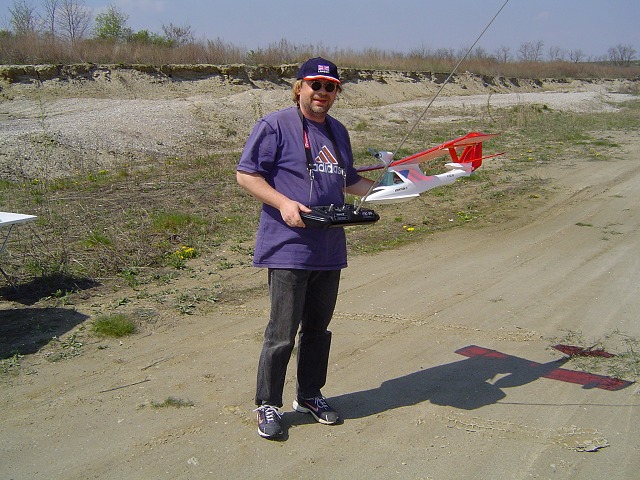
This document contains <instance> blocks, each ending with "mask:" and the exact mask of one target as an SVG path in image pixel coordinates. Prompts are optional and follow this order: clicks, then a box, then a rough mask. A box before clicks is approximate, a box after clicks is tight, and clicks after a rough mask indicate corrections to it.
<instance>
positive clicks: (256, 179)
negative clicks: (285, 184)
mask: <svg viewBox="0 0 640 480" xmlns="http://www.w3.org/2000/svg"><path fill="white" fill-rule="evenodd" d="M236 179H237V181H238V185H240V186H241V187H242V188H244V189H245V190H246V191H247V192H249V193H250V194H251V195H253V196H254V197H255V198H257V199H258V200H260V201H261V202H262V203H266V204H267V205H271V206H272V207H274V208H277V209H278V210H279V211H280V215H281V216H282V219H283V220H284V221H285V223H286V224H287V225H289V226H290V227H301V228H304V227H305V224H304V222H303V221H302V218H300V212H301V211H302V212H310V211H311V210H310V209H309V208H307V207H306V206H305V205H303V204H301V203H299V202H296V201H294V200H291V199H290V198H289V197H287V196H285V195H283V194H282V193H280V192H278V191H277V190H276V189H275V188H273V187H272V186H271V185H269V184H268V183H267V181H266V180H265V179H264V177H263V176H262V175H260V174H259V173H248V172H243V171H240V170H238V171H237V172H236Z"/></svg>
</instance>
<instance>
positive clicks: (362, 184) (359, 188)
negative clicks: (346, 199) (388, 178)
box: [345, 177, 373, 197]
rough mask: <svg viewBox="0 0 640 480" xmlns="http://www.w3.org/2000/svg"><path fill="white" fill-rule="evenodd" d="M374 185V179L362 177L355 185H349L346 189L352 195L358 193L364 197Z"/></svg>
mask: <svg viewBox="0 0 640 480" xmlns="http://www.w3.org/2000/svg"><path fill="white" fill-rule="evenodd" d="M371 185H373V180H369V179H368V178H364V177H360V180H358V181H357V182H356V183H354V184H353V185H349V186H348V187H347V188H345V191H346V192H347V193H349V194H351V195H357V196H358V197H363V196H365V195H366V194H367V193H369V189H370V188H371Z"/></svg>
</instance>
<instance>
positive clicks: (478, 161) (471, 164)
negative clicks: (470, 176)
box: [446, 141, 505, 173]
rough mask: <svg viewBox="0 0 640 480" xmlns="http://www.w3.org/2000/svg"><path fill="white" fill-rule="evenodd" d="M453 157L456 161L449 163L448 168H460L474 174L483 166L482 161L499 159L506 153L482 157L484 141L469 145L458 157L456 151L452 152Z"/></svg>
mask: <svg viewBox="0 0 640 480" xmlns="http://www.w3.org/2000/svg"><path fill="white" fill-rule="evenodd" d="M450 153H451V157H452V159H454V162H453V163H447V164H446V166H447V167H448V168H450V169H455V168H460V169H462V170H464V171H466V172H468V173H473V172H474V171H475V170H477V169H478V168H480V167H481V166H482V161H483V160H487V159H488V158H493V157H498V156H500V155H504V153H505V152H500V153H494V154H492V155H487V156H484V157H483V156H482V141H480V142H477V143H474V144H471V145H467V146H466V147H464V150H462V153H461V154H460V155H459V156H457V155H456V153H455V150H454V151H451V150H450Z"/></svg>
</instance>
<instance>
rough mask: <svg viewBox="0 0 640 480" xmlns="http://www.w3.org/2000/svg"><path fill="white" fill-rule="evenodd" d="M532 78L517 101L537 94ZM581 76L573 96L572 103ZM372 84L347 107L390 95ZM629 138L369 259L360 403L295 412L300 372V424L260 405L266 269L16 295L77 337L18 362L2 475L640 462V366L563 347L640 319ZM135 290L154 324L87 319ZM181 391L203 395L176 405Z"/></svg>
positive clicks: (342, 375)
mask: <svg viewBox="0 0 640 480" xmlns="http://www.w3.org/2000/svg"><path fill="white" fill-rule="evenodd" d="M523 93H524V92H523ZM523 93H518V94H516V95H518V98H515V99H513V101H516V102H523V101H525V100H524V98H525V97H524V95H523ZM539 93H540V92H539ZM583 93H584V92H583ZM583 93H581V95H580V96H578V97H577V98H579V100H580V103H579V105H581V107H580V108H583V107H584V106H585V105H588V106H589V108H596V107H597V105H598V104H599V103H600V104H601V107H600V108H609V105H610V104H609V103H608V102H605V101H602V98H603V95H604V93H603V91H598V92H595V93H593V94H592V98H591V100H585V99H584V98H583V97H584V95H583ZM254 94H256V92H254ZM260 94H262V93H260ZM238 95H248V94H247V93H239V94H238ZM278 95H280V96H281V95H282V94H281V93H278ZM353 95H355V93H354V94H353ZM498 95H499V94H496V95H494V96H493V97H494V98H495V97H497V96H498ZM512 95H513V94H512ZM564 95H565V96H564V97H558V98H559V99H561V100H558V102H560V101H562V102H565V105H570V104H572V102H571V100H570V94H568V93H565V94H564ZM279 98H282V96H281V97H279ZM364 98H365V97H364V96H363V99H364ZM501 98H502V97H501ZM504 98H505V101H506V97H504ZM546 98H548V99H551V98H552V96H551V95H550V96H548V97H546ZM63 100H64V99H63ZM63 100H60V101H63ZM209 100H210V101H213V100H212V99H209ZM347 100H348V99H347ZM183 101H184V100H183ZM225 101H227V102H230V101H231V100H230V99H226V100H225ZM345 101H346V100H345ZM403 101H416V98H411V99H405V100H403ZM423 101H424V100H423ZM448 101H453V99H449V100H448ZM457 101H458V102H459V105H462V104H463V103H464V102H469V101H470V100H469V99H468V98H467V99H466V100H465V98H460V99H458V100H457ZM481 101H482V102H486V98H485V99H484V100H481ZM501 101H502V100H501ZM535 101H536V102H539V103H545V102H547V101H549V102H550V101H551V100H545V99H541V98H540V97H537V98H536V100H535ZM585 102H586V103H585ZM273 103H274V104H277V103H278V101H274V102H273ZM364 103H365V102H364V100H362V106H360V107H357V108H361V110H357V108H355V107H354V109H352V110H349V113H348V112H347V110H348V109H347V108H344V109H342V110H340V113H343V112H344V113H345V114H346V115H347V116H348V115H352V116H353V118H356V117H358V116H366V115H367V112H371V111H374V109H373V107H366V106H365V105H364ZM3 108H4V111H5V112H7V109H9V108H19V107H18V106H17V104H14V105H12V106H8V105H7V104H6V103H5V104H3ZM377 108H378V109H377V110H375V111H376V112H378V113H379V116H380V117H382V116H383V115H382V114H380V112H381V111H383V110H385V111H387V112H395V114H398V115H401V112H402V109H403V108H405V105H404V104H403V103H401V101H400V100H397V101H393V102H389V103H388V104H385V105H381V106H379V107H377ZM369 109H370V110H369ZM384 115H388V113H385V114H384ZM385 118H388V117H385ZM5 119H6V120H7V121H8V117H5ZM3 121H4V120H3ZM15 121H16V122H17V121H18V120H15ZM23 125H24V123H23ZM60 125H63V124H60ZM14 126H15V124H14ZM76 127H77V128H80V127H78V126H76ZM16 128H17V127H16ZM87 128H88V127H87ZM59 130H60V131H63V127H62V126H60V127H59ZM5 138H6V137H5ZM616 141H617V142H619V143H620V144H621V145H622V146H621V148H620V150H619V155H617V156H616V157H615V158H614V159H612V160H611V161H607V162H599V163H598V164H597V166H596V165H595V164H593V163H591V164H586V163H581V160H580V159H572V160H571V161H567V162H564V163H562V162H559V163H555V164H552V165H549V166H545V167H544V170H540V171H539V172H537V174H538V175H540V176H541V177H544V178H549V179H550V180H551V182H552V185H553V189H552V191H553V195H552V196H551V197H550V198H549V199H546V200H542V199H541V200H540V203H538V204H537V206H535V207H534V208H531V209H529V210H527V211H525V212H523V213H522V215H521V216H520V217H519V218H517V219H516V220H513V221H509V222H506V223H503V224H500V225H494V226H490V227H486V228H482V229H477V230H474V229H455V230H451V231H448V232H444V233H441V234H438V235H435V236H432V237H430V238H429V239H428V240H426V241H424V242H422V243H418V244H415V245H412V246H411V247H409V248H403V249H400V250H397V251H393V252H385V253H381V254H377V255H374V256H357V257H353V258H351V260H350V266H349V268H348V269H346V270H345V271H344V274H343V282H342V285H341V293H340V296H339V301H338V306H337V311H336V315H335V319H334V322H333V324H332V330H333V334H334V337H333V338H334V342H333V346H332V355H331V361H330V375H329V382H328V385H327V386H326V389H325V392H324V393H325V394H326V395H327V396H328V397H329V398H330V399H331V403H332V404H334V406H335V407H336V408H337V409H338V410H339V411H340V412H341V413H342V416H343V417H344V422H343V423H341V424H340V425H336V426H331V427H327V426H323V425H319V424H316V423H314V422H312V421H311V420H310V419H309V418H308V417H307V416H304V415H302V414H298V413H295V412H293V411H292V409H291V407H290V402H291V401H292V400H293V391H294V386H295V379H294V377H293V376H291V377H290V378H289V380H288V382H287V385H286V391H285V398H286V404H285V408H284V411H285V413H284V417H283V418H284V423H285V426H286V434H285V436H284V438H283V439H282V440H281V441H266V440H263V439H261V438H259V437H258V435H257V434H256V431H255V428H256V426H255V418H254V414H253V413H252V409H253V408H254V406H253V403H252V399H253V393H254V377H255V367H256V362H257V358H258V354H259V350H260V347H261V334H262V331H263V329H264V322H265V317H266V315H267V312H268V299H267V298H266V295H265V290H264V288H263V286H264V284H265V274H264V272H263V271H260V270H255V269H253V268H250V267H247V268H238V269H233V270H231V271H228V272H226V273H221V274H217V275H215V276H212V275H210V274H209V270H208V269H207V268H206V262H207V259H203V258H200V259H197V261H195V262H194V265H193V269H192V274H191V275H190V276H189V278H180V279H178V280H177V281H176V283H175V284H173V285H171V286H170V288H172V289H178V290H179V289H181V288H185V289H188V288H192V287H193V285H197V284H202V283H206V282H233V283H236V284H238V285H242V286H244V287H246V289H247V291H251V292H253V293H252V294H251V295H248V297H247V298H244V299H242V300H241V301H240V302H239V303H238V304H237V305H230V304H226V305H217V304H211V305H209V306H207V307H199V308H198V309H196V310H195V311H194V313H193V314H192V315H177V314H176V313H175V310H172V309H170V308H167V309H165V310H163V309H161V308H159V307H157V306H156V308H155V310H151V309H145V308H146V307H145V302H144V299H142V298H136V292H133V291H132V292H129V293H128V294H127V293H126V292H125V293H123V292H122V291H119V292H118V293H117V295H113V294H109V293H108V292H104V291H103V292H101V293H100V294H99V296H96V295H86V296H85V297H78V298H75V299H74V300H73V305H67V306H61V307H59V308H57V309H47V311H46V312H43V311H41V309H39V308H38V307H37V306H31V307H29V306H24V305H19V304H11V305H9V304H5V305H3V310H2V312H3V315H4V317H5V318H4V319H3V323H8V322H9V321H11V322H17V321H19V320H20V319H22V318H26V317H29V318H33V319H37V317H38V315H43V314H45V313H46V314H47V315H58V316H59V318H60V323H61V324H63V325H64V326H65V328H64V329H63V330H62V331H61V332H60V333H59V335H60V338H64V341H65V349H64V350H63V352H66V353H67V354H66V355H64V358H62V359H60V360H59V361H56V362H52V361H50V358H49V357H50V356H51V355H52V352H51V351H50V350H49V349H48V347H45V348H43V349H41V350H39V351H37V352H34V353H33V354H31V355H28V356H26V357H23V358H22V359H21V363H22V366H21V369H20V371H19V373H17V374H13V375H4V376H2V378H1V382H2V389H1V391H0V422H1V424H2V435H1V436H0V472H1V474H2V475H1V476H2V477H3V478H7V479H31V478H54V479H87V478H100V479H122V478H132V479H133V478H136V479H137V478H139V479H152V478H153V479H160V478H163V479H164V478H166V479H176V478H180V479H182V478H184V479H199V478H238V479H240V478H242V479H245V478H265V477H267V476H268V477H282V478H320V479H323V478H354V479H355V478H368V479H378V478H379V479H388V478H399V479H407V478H412V479H413V478H415V479H420V478H424V479H427V478H429V479H471V478H473V479H496V478H499V479H529V478H545V479H546V478H554V479H555V478H558V479H569V478H584V479H601V478H634V477H635V476H636V475H637V471H638V470H640V433H639V430H638V428H637V418H638V413H639V407H640V396H639V394H640V390H639V389H638V387H637V385H636V384H625V385H622V386H621V387H624V388H619V389H617V390H609V389H606V388H605V387H606V384H603V383H600V382H599V380H601V379H600V378H599V377H595V376H589V375H588V374H587V375H581V374H576V373H575V372H576V371H577V370H576V369H575V366H574V365H572V363H571V362H569V363H567V360H566V358H565V357H564V356H563V355H562V354H560V353H559V352H557V351H555V350H552V349H550V348H549V347H550V345H552V344H553V343H554V341H555V340H556V339H558V338H562V337H564V336H565V335H566V334H567V332H568V331H571V332H582V333H583V334H584V337H586V338H587V339H597V338H602V337H603V336H605V335H607V334H609V333H611V332H612V331H614V330H616V329H619V330H620V331H622V332H626V333H627V334H629V335H631V336H634V337H635V338H637V337H638V336H640V323H638V321H637V312H638V311H640V295H639V293H640V292H639V288H640V287H639V285H640V257H638V255H637V252H638V248H639V241H640V240H639V238H640V236H639V235H638V233H639V231H638V230H639V229H640V208H638V205H640V164H638V160H637V159H638V152H640V135H638V134H635V135H628V136H625V137H619V138H616ZM212 277H214V278H212ZM125 298H126V299H128V302H131V301H132V303H127V302H123V299H125ZM118 302H123V305H124V304H125V303H127V305H126V308H128V309H129V310H130V311H134V310H136V309H137V311H138V313H139V314H140V315H147V320H148V321H147V323H146V327H145V329H144V330H143V331H142V332H140V333H139V334H137V335H135V336H133V337H129V338H126V339H123V340H101V339H97V338H95V337H91V336H87V335H84V333H83V332H85V330H84V329H85V324H86V323H87V320H88V319H91V317H92V316H93V315H94V314H95V313H96V312H98V311H101V309H102V307H103V305H105V304H116V303H118ZM74 333H75V334H76V335H77V336H76V337H74V336H73V334H74ZM80 340H82V341H83V345H82V346H81V347H80V346H79V345H76V344H75V342H79V341H80ZM474 346H475V347H479V348H475V347H474ZM482 349H489V350H491V351H495V352H500V353H495V352H494V353H492V352H489V353H487V352H486V351H484V350H482ZM483 352H484V353H483ZM169 397H173V398H176V399H180V400H182V401H184V402H185V403H190V406H183V407H182V408H176V407H170V406H167V407H164V408H159V407H158V406H157V404H158V403H162V402H164V401H165V400H166V399H168V398H169ZM154 404H155V405H156V406H154ZM634 472H636V473H634Z"/></svg>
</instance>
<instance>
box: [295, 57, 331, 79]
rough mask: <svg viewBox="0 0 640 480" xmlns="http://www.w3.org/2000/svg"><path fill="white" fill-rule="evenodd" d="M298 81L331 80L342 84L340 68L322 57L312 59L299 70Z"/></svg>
mask: <svg viewBox="0 0 640 480" xmlns="http://www.w3.org/2000/svg"><path fill="white" fill-rule="evenodd" d="M296 78H297V79H298V80H320V79H324V80H330V81H332V82H337V83H340V77H339V76H338V67H336V64H335V63H333V62H330V61H329V60H325V59H324V58H322V57H315V58H310V59H309V60H307V61H306V62H304V63H303V64H302V66H301V67H300V70H298V76H297V77H296Z"/></svg>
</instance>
